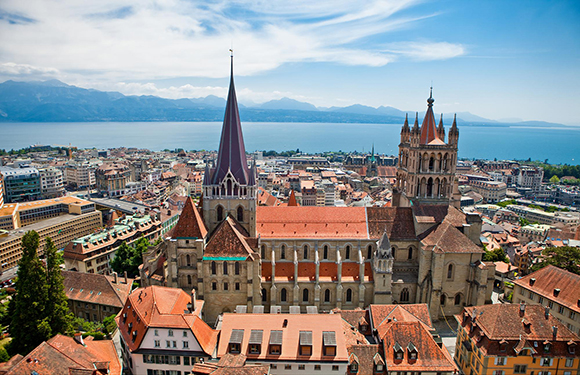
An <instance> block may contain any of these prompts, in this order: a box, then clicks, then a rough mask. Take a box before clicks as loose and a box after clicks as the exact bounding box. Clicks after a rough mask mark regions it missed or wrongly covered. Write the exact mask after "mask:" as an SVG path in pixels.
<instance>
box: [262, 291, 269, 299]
mask: <svg viewBox="0 0 580 375" xmlns="http://www.w3.org/2000/svg"><path fill="white" fill-rule="evenodd" d="M266 301H268V291H267V290H266V288H262V302H266Z"/></svg>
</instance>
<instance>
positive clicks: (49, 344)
mask: <svg viewBox="0 0 580 375" xmlns="http://www.w3.org/2000/svg"><path fill="white" fill-rule="evenodd" d="M58 335H60V336H62V337H67V338H69V337H68V336H65V335H62V334H58ZM58 335H57V336H53V337H52V338H51V339H50V340H48V341H51V340H53V339H54V338H55V337H58ZM70 339H71V340H73V341H74V342H75V343H76V341H75V339H74V338H72V337H70ZM48 341H43V342H42V343H41V345H42V344H44V343H46V344H47V345H48V346H50V347H51V348H53V349H54V350H56V351H57V352H59V353H60V354H62V355H64V356H65V357H67V358H68V359H70V360H71V361H73V362H74V363H76V364H78V365H79V366H83V364H82V363H80V362H79V361H77V360H76V359H75V358H73V357H71V356H69V355H68V354H67V353H65V352H64V351H61V350H60V349H59V348H57V347H56V346H54V345H52V344H51V343H49V342H48ZM37 348H38V347H37ZM35 349H36V348H35ZM83 349H84V350H86V351H87V352H89V351H88V350H87V349H86V347H85V346H83ZM31 353H32V352H30V353H29V354H28V355H30V354H31ZM89 354H92V353H91V352H89ZM28 355H27V357H28ZM23 359H24V358H23ZM83 367H84V366H83Z"/></svg>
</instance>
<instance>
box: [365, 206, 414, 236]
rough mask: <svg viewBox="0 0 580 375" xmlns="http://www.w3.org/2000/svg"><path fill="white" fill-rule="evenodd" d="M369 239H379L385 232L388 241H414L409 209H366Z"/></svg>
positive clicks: (411, 216) (411, 213)
mask: <svg viewBox="0 0 580 375" xmlns="http://www.w3.org/2000/svg"><path fill="white" fill-rule="evenodd" d="M366 212H367V217H368V226H369V237H370V238H379V237H381V236H382V235H383V233H384V232H385V230H386V232H387V236H388V237H389V239H390V240H395V241H396V240H410V239H415V238H416V235H415V223H414V221H413V211H412V210H411V208H403V207H367V208H366Z"/></svg>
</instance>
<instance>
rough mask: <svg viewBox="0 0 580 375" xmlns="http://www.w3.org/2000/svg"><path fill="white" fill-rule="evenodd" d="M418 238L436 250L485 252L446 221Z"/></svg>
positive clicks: (446, 251)
mask: <svg viewBox="0 0 580 375" xmlns="http://www.w3.org/2000/svg"><path fill="white" fill-rule="evenodd" d="M420 239H421V242H422V243H423V244H424V245H425V246H428V247H430V248H431V249H432V250H433V251H436V252H443V253H481V254H483V253H484V252H485V251H484V250H483V248H480V247H478V246H477V245H476V244H474V243H473V242H472V241H471V240H470V239H469V238H468V237H466V236H465V235H464V234H463V233H461V232H460V231H459V230H458V229H457V228H456V227H454V226H453V225H451V224H449V223H448V222H443V223H441V224H439V225H437V226H436V227H434V228H432V229H431V230H429V231H427V232H425V233H424V234H423V235H421V237H420Z"/></svg>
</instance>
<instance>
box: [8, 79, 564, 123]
mask: <svg viewBox="0 0 580 375" xmlns="http://www.w3.org/2000/svg"><path fill="white" fill-rule="evenodd" d="M225 104H226V102H225V100H224V99H223V98H219V97H217V96H213V95H209V96H207V97H205V98H195V99H176V100H173V99H164V98H159V97H156V96H126V95H123V94H121V93H119V92H103V91H98V90H93V89H83V88H80V87H76V86H70V85H67V84H66V83H63V82H60V81H58V80H50V81H45V82H15V81H6V82H3V83H0V122H89V121H126V122H132V121H222V120H223V115H224V109H225ZM405 113H406V112H403V111H401V110H399V109H397V108H393V107H388V106H381V107H378V108H374V107H369V106H365V105H360V104H355V105H351V106H348V107H330V108H317V107H315V106H314V105H312V104H310V103H306V102H300V101H297V100H294V99H289V98H282V99H279V100H271V101H269V102H266V103H263V104H250V106H248V107H245V106H243V105H240V116H241V117H242V120H243V121H251V122H326V123H379V124H381V123H383V124H384V123H391V124H392V123H398V124H402V123H403V121H404V118H405ZM408 113H409V117H410V118H409V120H410V122H412V121H414V113H413V112H412V111H409V112H408ZM419 116H420V121H422V117H423V116H424V113H420V114H419ZM457 117H458V121H461V125H481V124H487V125H490V126H510V125H526V126H554V125H559V124H551V123H546V122H541V121H527V122H516V123H510V124H506V123H500V122H496V121H493V120H489V119H485V118H482V117H479V116H476V115H473V114H471V113H469V112H462V113H458V114H457ZM451 119H452V115H451V114H445V115H444V123H445V124H446V125H450V123H451ZM559 126H561V125H559Z"/></svg>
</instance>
